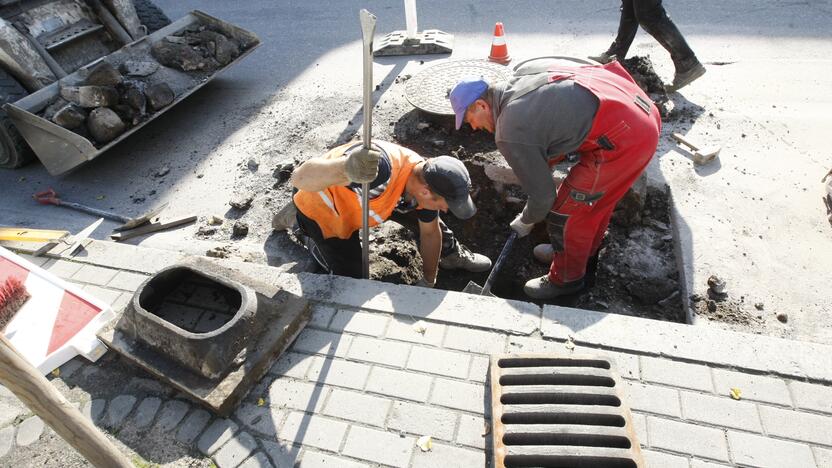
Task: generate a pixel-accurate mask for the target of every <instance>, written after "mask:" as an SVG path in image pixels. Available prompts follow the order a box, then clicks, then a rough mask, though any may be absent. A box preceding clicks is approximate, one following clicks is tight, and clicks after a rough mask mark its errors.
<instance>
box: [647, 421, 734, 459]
mask: <svg viewBox="0 0 832 468" xmlns="http://www.w3.org/2000/svg"><path fill="white" fill-rule="evenodd" d="M647 434H648V436H649V439H650V440H649V442H650V443H649V445H650V447H651V448H654V449H664V450H670V451H673V452H679V453H689V454H692V455H695V456H700V457H704V458H710V459H712V460H721V461H729V459H728V445H727V443H726V442H725V433H724V431H723V430H720V429H714V428H710V427H702V426H696V425H694V424H685V423H682V422H679V421H672V420H669V419H663V418H656V417H653V416H649V417H648V418H647Z"/></svg>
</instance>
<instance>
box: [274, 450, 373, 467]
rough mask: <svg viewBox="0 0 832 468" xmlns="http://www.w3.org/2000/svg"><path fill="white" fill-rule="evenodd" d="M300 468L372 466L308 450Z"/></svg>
mask: <svg viewBox="0 0 832 468" xmlns="http://www.w3.org/2000/svg"><path fill="white" fill-rule="evenodd" d="M286 466H291V465H286ZM300 466H302V467H303V468H369V466H370V465H367V464H366V463H359V462H357V461H353V460H347V459H346V458H341V457H336V456H332V455H326V454H323V453H320V452H313V451H311V450H307V451H306V452H304V454H303V460H301V464H300Z"/></svg>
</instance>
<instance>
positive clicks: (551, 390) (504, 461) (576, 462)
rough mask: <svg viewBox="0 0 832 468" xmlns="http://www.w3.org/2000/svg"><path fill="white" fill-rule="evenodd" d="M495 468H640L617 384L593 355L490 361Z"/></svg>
mask: <svg viewBox="0 0 832 468" xmlns="http://www.w3.org/2000/svg"><path fill="white" fill-rule="evenodd" d="M490 378H491V415H492V418H491V419H492V423H491V424H492V431H491V434H492V438H493V439H492V442H493V453H494V466H495V467H496V468H511V467H520V466H539V467H555V466H587V467H589V466H593V467H595V466H597V467H601V466H603V467H622V468H624V467H626V468H642V467H644V466H645V464H644V460H643V458H642V454H641V447H640V445H639V442H638V438H637V437H636V433H635V428H634V426H633V421H632V416H631V415H630V409H629V406H628V405H627V404H626V401H625V396H624V391H623V388H622V385H623V384H622V382H621V379H620V378H619V377H618V375H617V374H616V373H615V372H614V370H613V365H612V363H611V362H610V361H609V360H607V359H604V358H601V357H597V356H573V355H568V356H563V355H554V354H524V355H497V356H491V374H490Z"/></svg>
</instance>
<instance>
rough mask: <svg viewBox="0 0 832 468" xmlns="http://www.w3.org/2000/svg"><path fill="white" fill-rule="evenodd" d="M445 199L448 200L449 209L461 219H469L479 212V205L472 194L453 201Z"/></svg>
mask: <svg viewBox="0 0 832 468" xmlns="http://www.w3.org/2000/svg"><path fill="white" fill-rule="evenodd" d="M445 201H447V202H448V209H449V210H451V213H453V214H454V216H456V217H457V218H459V219H468V218H470V217H472V216H474V215H475V214H477V207H476V205H474V200H472V199H471V196H470V195H469V196H467V197H465V198H464V199H462V200H459V201H451V200H448V199H447V198H446V199H445Z"/></svg>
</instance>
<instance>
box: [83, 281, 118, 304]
mask: <svg viewBox="0 0 832 468" xmlns="http://www.w3.org/2000/svg"><path fill="white" fill-rule="evenodd" d="M83 289H84V291H86V292H87V293H89V294H92V295H93V297H95V298H96V299H99V300H101V301H104V302H106V303H107V304H109V305H111V306H112V305H113V303H115V302H116V299H118V298H119V296H121V294H122V292H121V291H116V290H115V289H107V288H104V287H101V286H97V285H95V284H85V285H84V288H83Z"/></svg>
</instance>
